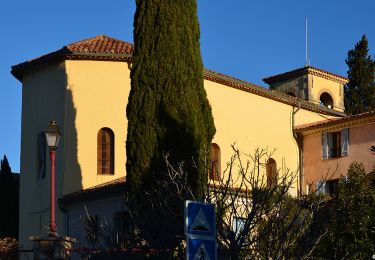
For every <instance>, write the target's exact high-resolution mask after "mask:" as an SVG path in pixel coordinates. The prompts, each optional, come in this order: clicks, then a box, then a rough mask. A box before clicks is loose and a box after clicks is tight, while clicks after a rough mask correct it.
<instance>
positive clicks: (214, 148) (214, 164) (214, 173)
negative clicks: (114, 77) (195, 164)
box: [208, 143, 221, 181]
mask: <svg viewBox="0 0 375 260" xmlns="http://www.w3.org/2000/svg"><path fill="white" fill-rule="evenodd" d="M215 152H216V156H215V158H213V157H214V155H215ZM210 158H211V159H210V170H209V176H208V178H209V180H210V181H219V180H220V176H221V150H220V146H219V145H218V144H217V143H212V144H211V157H210Z"/></svg>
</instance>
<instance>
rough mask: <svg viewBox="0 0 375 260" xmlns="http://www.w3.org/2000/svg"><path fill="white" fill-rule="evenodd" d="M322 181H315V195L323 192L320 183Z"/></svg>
mask: <svg viewBox="0 0 375 260" xmlns="http://www.w3.org/2000/svg"><path fill="white" fill-rule="evenodd" d="M322 184H323V183H322V181H318V182H317V183H316V194H317V195H320V194H323V192H322V186H323V185H322Z"/></svg>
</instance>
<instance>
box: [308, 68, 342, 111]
mask: <svg viewBox="0 0 375 260" xmlns="http://www.w3.org/2000/svg"><path fill="white" fill-rule="evenodd" d="M309 86H310V88H309V100H310V101H312V102H314V103H316V104H318V105H319V103H320V95H321V94H322V93H324V92H327V93H328V94H330V95H331V97H332V99H333V109H334V110H337V111H341V112H342V111H344V85H343V84H341V83H338V82H336V81H333V80H328V79H325V78H322V77H319V76H315V75H310V74H309Z"/></svg>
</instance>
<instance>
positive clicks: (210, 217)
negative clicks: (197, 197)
mask: <svg viewBox="0 0 375 260" xmlns="http://www.w3.org/2000/svg"><path fill="white" fill-rule="evenodd" d="M185 235H186V241H187V248H186V256H187V258H186V259H187V260H216V259H217V256H216V251H217V250H216V248H217V245H216V221H215V204H211V203H203V202H198V201H190V200H187V201H185Z"/></svg>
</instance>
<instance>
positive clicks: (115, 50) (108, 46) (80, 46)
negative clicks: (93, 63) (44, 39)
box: [64, 35, 133, 54]
mask: <svg viewBox="0 0 375 260" xmlns="http://www.w3.org/2000/svg"><path fill="white" fill-rule="evenodd" d="M64 47H65V48H66V49H68V50H69V51H70V52H72V53H75V52H81V53H108V54H132V52H133V44H131V43H128V42H124V41H121V40H117V39H114V38H111V37H108V36H105V35H98V36H95V37H92V38H89V39H86V40H82V41H79V42H74V43H72V44H69V45H66V46H64Z"/></svg>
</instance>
